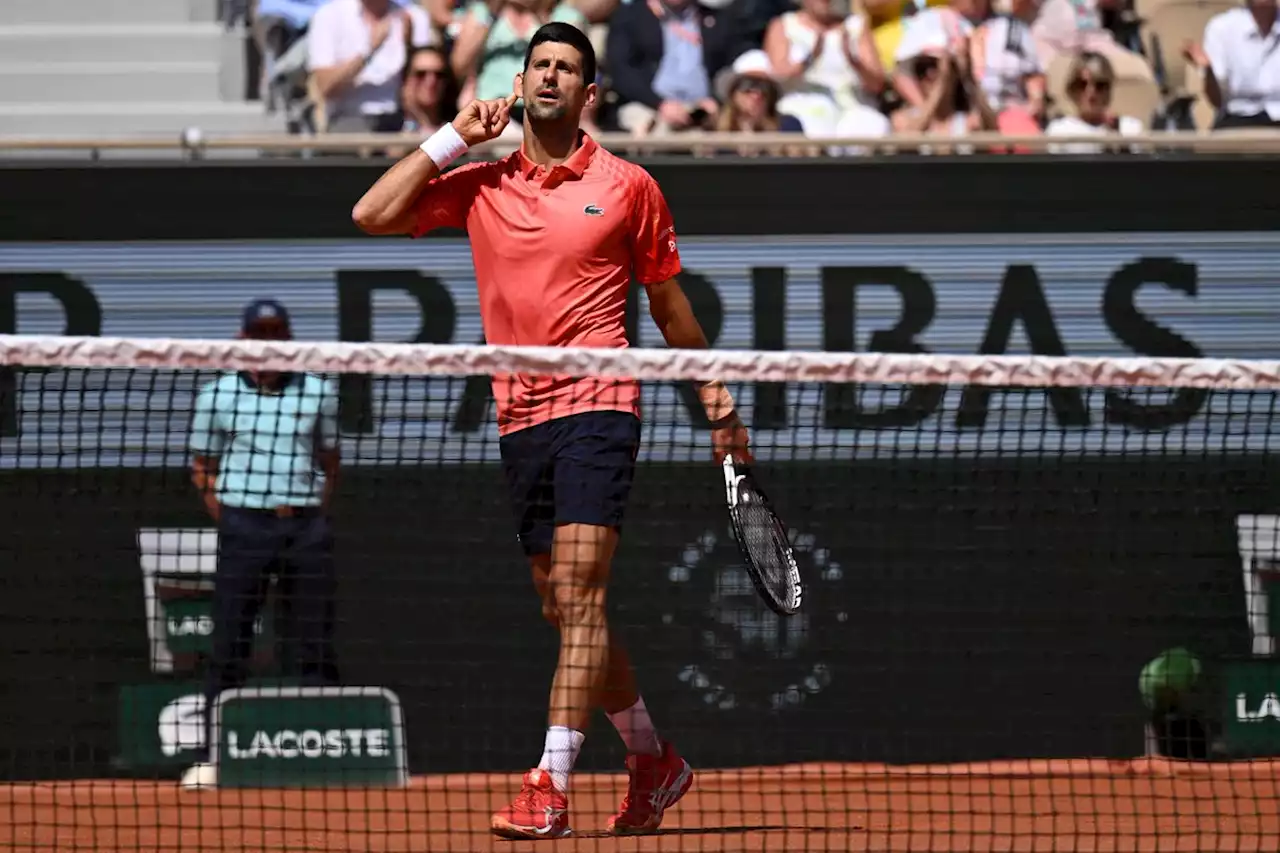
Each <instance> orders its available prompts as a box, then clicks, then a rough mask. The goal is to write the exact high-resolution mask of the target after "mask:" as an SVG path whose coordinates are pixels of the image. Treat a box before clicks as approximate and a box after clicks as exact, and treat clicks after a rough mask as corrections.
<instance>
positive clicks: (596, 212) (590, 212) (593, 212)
mask: <svg viewBox="0 0 1280 853" xmlns="http://www.w3.org/2000/svg"><path fill="white" fill-rule="evenodd" d="M582 212H583V213H585V214H586V215H587V216H604V208H603V207H600V206H599V205H596V204H589V205H587V206H586V207H584V208H582Z"/></svg>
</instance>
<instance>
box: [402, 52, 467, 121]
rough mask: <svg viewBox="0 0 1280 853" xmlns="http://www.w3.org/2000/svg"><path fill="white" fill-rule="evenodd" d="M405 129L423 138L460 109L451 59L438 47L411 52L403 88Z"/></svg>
mask: <svg viewBox="0 0 1280 853" xmlns="http://www.w3.org/2000/svg"><path fill="white" fill-rule="evenodd" d="M400 104H401V110H402V112H403V114H404V130H405V131H407V132H412V133H416V134H418V135H419V136H422V137H423V138H424V139H425V138H426V137H428V136H430V135H431V134H433V133H435V132H436V131H437V130H439V129H440V128H442V127H444V125H445V124H447V123H449V122H450V121H453V117H454V116H455V115H457V113H458V88H457V84H456V82H455V81H454V77H453V72H452V71H451V70H450V69H449V60H448V59H446V58H445V54H444V51H443V50H441V49H440V48H438V47H419V48H417V49H415V50H414V51H413V53H412V54H410V55H409V62H408V63H407V64H406V66H405V75H404V86H403V87H402V88H401V90H400Z"/></svg>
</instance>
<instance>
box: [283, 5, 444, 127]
mask: <svg viewBox="0 0 1280 853" xmlns="http://www.w3.org/2000/svg"><path fill="white" fill-rule="evenodd" d="M307 40H308V58H307V65H308V67H309V68H310V69H311V73H312V74H313V75H315V83H316V88H317V89H318V90H319V92H320V95H321V96H323V97H324V99H325V108H326V112H327V130H329V131H330V132H332V133H343V132H346V133H370V132H392V131H398V130H399V129H400V120H399V114H400V104H399V94H400V83H401V80H402V77H403V72H404V65H405V61H406V59H407V58H408V48H409V47H410V46H413V47H424V46H427V45H429V44H430V43H431V42H432V41H433V40H434V32H433V31H432V29H431V25H430V22H429V21H428V20H427V16H426V13H425V12H424V11H423V10H422V9H421V8H420V7H418V6H416V5H410V6H407V7H402V6H400V5H398V4H397V3H394V2H392V0H330V2H329V3H327V4H325V5H324V6H322V7H321V8H320V9H319V10H318V11H317V12H316V13H315V16H314V17H313V18H312V19H311V28H310V30H309V32H308V35H307Z"/></svg>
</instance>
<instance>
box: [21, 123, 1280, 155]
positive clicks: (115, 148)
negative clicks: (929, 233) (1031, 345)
mask: <svg viewBox="0 0 1280 853" xmlns="http://www.w3.org/2000/svg"><path fill="white" fill-rule="evenodd" d="M596 139H597V141H598V142H600V143H601V144H602V145H603V146H604V147H606V148H608V149H610V150H613V151H617V152H619V153H624V154H628V155H631V156H636V155H646V154H666V153H692V154H694V155H699V154H701V155H703V156H725V155H728V156H733V155H752V154H757V155H759V154H764V155H771V156H783V157H819V156H821V157H829V156H831V154H832V153H833V152H834V153H837V154H838V153H841V152H844V153H848V154H854V155H858V154H861V155H877V154H910V153H932V154H943V153H946V154H957V153H960V154H968V153H1007V152H1009V151H1017V152H1025V153H1054V152H1056V151H1063V150H1064V149H1067V148H1069V147H1070V146H1089V148H1090V150H1092V151H1106V152H1136V153H1190V154H1254V155H1275V154H1280V132H1276V131H1268V130H1252V129H1250V130H1230V131H1214V132H1187V131H1171V132H1167V133H1146V134H1142V135H1139V136H1123V137H1122V136H1114V135H1112V136H1070V137H1068V136H1002V135H1000V134H993V133H980V134H973V135H970V136H964V137H955V138H949V137H937V136H927V135H922V134H900V135H894V136H888V137H877V138H870V139H869V138H864V137H823V138H814V137H802V136H798V135H796V134H785V133H750V134H740V133H733V134H699V135H696V136H692V135H685V136H666V137H651V138H646V139H636V138H634V137H632V136H629V135H627V134H619V133H606V134H601V135H599V136H597V137H596ZM421 140H422V136H421V135H420V134H396V133H391V134H324V135H317V136H296V135H287V134H283V133H282V134H257V135H218V134H208V135H206V134H204V133H201V132H200V131H198V130H188V131H184V132H183V133H181V134H177V135H174V136H167V135H166V136H158V135H148V136H141V135H140V136H128V137H102V136H78V137H23V136H0V159H3V158H5V157H7V156H14V155H26V156H30V155H34V154H40V153H49V154H55V153H61V154H71V153H84V154H87V155H89V156H91V157H98V156H102V155H106V154H111V155H116V156H119V155H125V154H137V155H140V156H144V157H145V156H146V155H148V154H155V153H157V152H167V153H170V154H173V153H178V154H180V155H181V156H182V157H184V158H187V159H198V158H203V157H216V156H218V155H219V154H222V153H232V152H256V153H259V154H273V155H298V156H309V155H315V154H328V155H336V154H347V155H353V156H363V157H371V156H384V155H385V153H386V152H387V151H392V152H404V151H410V150H412V149H413V148H414V147H416V146H417V145H418V143H419V142H421ZM514 147H515V145H514V143H512V142H499V141H494V142H489V143H484V144H483V145H479V146H476V147H475V148H474V149H473V150H472V152H471V154H472V156H475V157H479V158H482V157H485V156H493V155H502V154H505V153H507V152H509V151H511V150H513V149H514Z"/></svg>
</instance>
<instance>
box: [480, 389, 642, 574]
mask: <svg viewBox="0 0 1280 853" xmlns="http://www.w3.org/2000/svg"><path fill="white" fill-rule="evenodd" d="M499 446H500V448H501V451H502V468H503V471H504V472H505V473H506V475H507V484H508V485H509V486H510V488H511V505H512V508H513V509H514V510H515V515H516V524H517V526H518V529H519V536H520V544H521V545H522V546H523V547H524V552H525V553H526V554H528V555H530V556H532V555H534V554H549V553H551V540H552V537H553V536H554V534H555V528H556V525H558V524H597V525H600V526H601V527H614V528H621V527H622V517H623V515H624V514H625V512H626V508H627V497H628V495H629V494H630V493H631V481H632V480H633V479H634V476H635V470H636V454H637V452H639V450H640V419H639V418H637V417H636V416H635V415H632V414H630V413H628V412H583V413H582V414H580V415H570V416H569V417H565V418H556V419H555V420H550V421H547V422H545V423H541V424H538V425H536V426H531V427H526V428H524V429H522V430H518V431H516V432H513V433H510V434H508V435H504V436H503V437H502V438H501V440H500V442H499Z"/></svg>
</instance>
